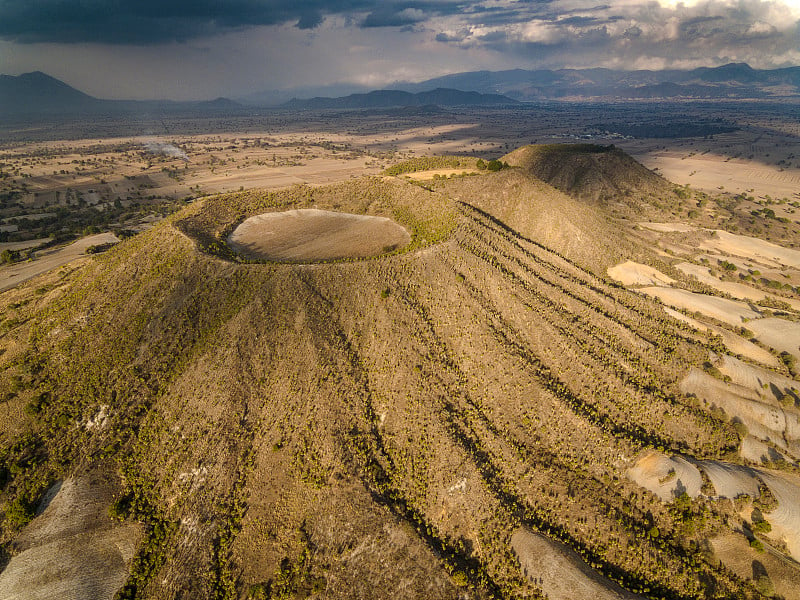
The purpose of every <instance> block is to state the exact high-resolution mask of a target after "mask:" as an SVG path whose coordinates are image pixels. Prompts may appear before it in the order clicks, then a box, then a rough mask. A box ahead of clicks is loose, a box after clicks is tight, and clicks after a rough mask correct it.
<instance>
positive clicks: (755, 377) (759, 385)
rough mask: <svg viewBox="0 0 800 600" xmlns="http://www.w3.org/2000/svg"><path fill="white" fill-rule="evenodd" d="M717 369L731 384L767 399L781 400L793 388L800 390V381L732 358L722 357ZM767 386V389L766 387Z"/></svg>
mask: <svg viewBox="0 0 800 600" xmlns="http://www.w3.org/2000/svg"><path fill="white" fill-rule="evenodd" d="M716 367H717V368H718V369H719V370H720V371H721V372H722V374H723V375H727V376H728V377H730V378H731V383H735V384H737V385H741V386H744V387H747V388H750V389H751V390H753V391H755V392H758V393H760V394H762V395H764V396H766V397H771V398H774V399H775V400H780V399H781V397H782V396H783V395H784V394H786V393H788V392H790V391H791V390H792V389H793V388H800V381H795V380H794V379H790V378H788V377H785V376H783V375H780V374H778V373H775V372H774V371H768V370H767V369H762V368H760V367H756V366H754V365H750V364H747V363H746V362H742V361H741V360H738V359H736V358H734V357H732V356H722V357H720V361H719V362H718V363H717V365H716ZM765 386H766V387H765Z"/></svg>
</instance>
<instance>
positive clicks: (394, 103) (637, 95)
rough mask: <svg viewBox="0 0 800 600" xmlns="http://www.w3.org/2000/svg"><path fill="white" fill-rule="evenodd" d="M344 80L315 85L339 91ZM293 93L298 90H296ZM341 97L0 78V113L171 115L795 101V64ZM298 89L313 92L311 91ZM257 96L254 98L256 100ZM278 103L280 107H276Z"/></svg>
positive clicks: (478, 77) (599, 74)
mask: <svg viewBox="0 0 800 600" xmlns="http://www.w3.org/2000/svg"><path fill="white" fill-rule="evenodd" d="M356 89H357V88H353V87H348V86H346V85H344V84H342V85H336V86H329V87H327V88H317V90H318V91H323V93H324V92H326V91H327V92H334V93H343V91H344V92H346V91H347V90H350V91H356ZM295 91H296V90H295ZM362 91H363V93H360V92H359V93H351V94H350V95H343V96H340V97H312V98H310V99H298V98H292V99H291V100H289V101H288V102H286V100H287V99H288V98H291V97H292V96H291V95H290V94H291V90H284V91H272V92H264V93H263V94H251V95H249V96H247V97H246V98H245V99H242V100H241V102H237V101H234V100H230V99H228V98H217V99H216V100H210V101H204V102H173V101H167V100H147V101H137V100H102V99H99V98H95V97H92V96H89V95H88V94H85V93H83V92H81V91H79V90H76V89H75V88H73V87H70V86H69V85H67V84H66V83H64V82H62V81H59V80H58V79H55V78H53V77H50V76H49V75H46V74H45V73H41V72H34V73H25V74H23V75H19V76H16V77H15V76H10V75H0V117H4V116H25V115H29V116H40V115H65V114H76V113H78V114H99V113H108V114H112V115H113V114H117V113H122V114H124V113H142V112H153V113H169V112H199V113H206V112H215V111H217V112H226V113H235V112H238V111H242V112H247V111H251V110H252V109H253V107H257V106H272V107H276V108H283V109H290V110H302V109H330V108H334V109H336V108H338V109H383V108H389V107H406V108H409V107H424V106H459V105H471V106H491V105H495V106H496V105H508V104H513V103H515V102H519V101H535V100H568V99H681V98H713V99H746V98H750V99H789V98H800V67H787V68H783V69H772V70H761V69H753V68H751V67H750V66H749V65H747V64H744V63H731V64H728V65H724V66H721V67H715V68H707V67H703V68H699V69H693V70H691V71H678V70H664V71H617V70H612V69H559V70H555V71H552V70H535V71H526V70H523V69H514V70H510V71H474V72H469V73H455V74H452V75H445V76H444V77H437V78H435V79H429V80H427V81H423V82H419V83H398V84H396V85H394V86H391V88H390V89H385V90H378V91H369V90H362ZM303 92H304V93H307V94H308V95H309V96H311V95H316V96H319V94H314V93H313V92H314V90H313V89H312V88H305V89H304V90H303ZM259 99H260V100H259ZM281 102H283V104H281Z"/></svg>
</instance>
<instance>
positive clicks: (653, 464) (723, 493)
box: [627, 450, 800, 560]
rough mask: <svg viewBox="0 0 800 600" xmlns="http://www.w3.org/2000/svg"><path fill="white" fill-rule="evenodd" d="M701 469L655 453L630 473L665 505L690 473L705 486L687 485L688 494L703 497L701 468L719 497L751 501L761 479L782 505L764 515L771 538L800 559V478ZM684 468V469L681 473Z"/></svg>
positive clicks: (726, 466)
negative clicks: (741, 497) (668, 476)
mask: <svg viewBox="0 0 800 600" xmlns="http://www.w3.org/2000/svg"><path fill="white" fill-rule="evenodd" d="M696 465H697V466H695V465H694V464H692V463H690V462H688V461H687V460H686V459H684V458H682V457H680V456H677V455H676V456H667V455H665V454H662V453H660V452H656V451H653V450H648V451H646V452H645V453H644V454H643V455H642V456H641V457H640V458H639V459H638V460H637V461H636V464H635V465H634V466H633V467H632V468H631V469H629V470H628V473H627V475H628V477H629V478H630V479H632V480H633V481H635V482H636V483H638V484H639V485H641V486H642V487H644V488H645V489H648V490H650V491H651V492H653V493H655V494H656V495H658V496H659V497H660V498H661V499H662V500H663V501H664V502H670V501H671V500H673V499H674V497H675V495H676V493H675V489H676V487H677V484H676V481H677V480H678V479H679V478H680V477H682V476H683V477H686V476H687V474H688V475H691V476H692V477H696V480H700V481H701V483H700V484H697V486H696V487H695V486H692V487H689V486H687V489H686V492H687V493H688V494H689V496H691V497H696V496H698V495H699V494H700V486H701V485H702V480H701V477H700V472H699V471H698V467H699V468H700V469H702V470H703V472H704V473H705V474H706V475H707V476H708V478H709V479H710V480H711V483H712V485H713V486H714V490H715V495H716V497H725V498H735V497H736V496H738V495H740V494H747V495H749V496H750V497H751V498H757V497H758V496H759V489H758V479H759V478H760V479H761V480H762V481H763V482H764V483H765V484H766V485H767V487H769V489H770V491H771V492H772V495H773V496H774V497H775V499H776V500H777V502H778V506H777V507H776V508H775V509H774V510H772V511H769V512H765V513H764V517H765V518H766V520H767V521H768V522H769V523H770V524H771V525H772V532H771V533H770V534H769V536H768V537H769V538H770V539H773V540H781V541H783V542H784V543H785V544H786V547H787V549H788V551H789V553H790V554H791V556H792V557H793V558H794V559H795V560H797V559H798V558H800V477H798V476H796V475H791V474H788V473H784V472H781V471H775V470H771V469H769V470H768V469H757V468H751V467H744V466H741V465H735V464H732V463H725V462H722V461H698V462H697V463H696ZM670 469H674V470H675V475H674V476H672V477H671V478H670V480H669V481H667V482H666V483H662V482H663V481H664V480H665V478H666V477H667V475H668V474H669V470H670ZM679 469H680V470H679Z"/></svg>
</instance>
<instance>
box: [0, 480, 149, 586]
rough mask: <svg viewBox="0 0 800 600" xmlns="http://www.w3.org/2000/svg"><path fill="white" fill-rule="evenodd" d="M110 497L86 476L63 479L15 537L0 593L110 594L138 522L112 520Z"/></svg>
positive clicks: (121, 577) (125, 565)
mask: <svg viewBox="0 0 800 600" xmlns="http://www.w3.org/2000/svg"><path fill="white" fill-rule="evenodd" d="M53 491H55V490H53ZM110 499H111V494H110V493H109V492H108V491H107V490H104V489H103V486H102V484H100V485H97V484H95V483H94V482H93V481H91V479H90V478H88V477H81V478H77V479H67V480H66V481H64V483H63V484H61V485H60V489H58V493H56V494H55V497H54V498H53V500H52V501H51V502H50V504H49V505H48V506H47V508H46V509H45V510H44V512H42V514H41V515H39V516H37V517H36V518H35V519H34V520H33V521H31V523H30V524H28V525H27V526H26V527H25V529H23V531H22V533H21V534H20V535H19V537H18V538H17V540H15V542H14V544H15V547H16V548H17V550H18V552H19V553H18V554H16V555H15V556H14V557H13V558H12V559H11V561H10V562H9V563H8V566H6V568H5V570H4V571H3V572H2V573H0V598H3V600H86V599H87V598H91V599H93V600H111V599H112V598H113V597H114V594H115V593H116V592H117V590H118V589H119V588H120V587H121V586H122V585H123V584H124V583H125V581H126V579H127V577H128V571H129V568H130V563H131V560H132V559H133V556H134V554H135V552H136V548H137V545H138V543H139V539H140V538H141V527H140V526H139V525H138V524H135V523H119V522H116V521H113V520H112V519H111V518H110V517H109V516H108V503H109V502H110Z"/></svg>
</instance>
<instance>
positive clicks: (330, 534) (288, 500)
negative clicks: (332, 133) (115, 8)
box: [0, 168, 761, 599]
mask: <svg viewBox="0 0 800 600" xmlns="http://www.w3.org/2000/svg"><path fill="white" fill-rule="evenodd" d="M400 172H402V169H401V170H400ZM309 208H314V209H318V210H329V211H340V212H347V213H353V214H360V215H373V216H378V217H388V218H391V219H392V220H394V221H395V222H397V223H398V224H399V225H401V226H403V227H404V228H405V229H406V230H407V231H408V232H410V234H411V241H410V243H409V244H408V245H407V246H405V247H403V248H402V249H397V250H395V251H393V252H390V253H388V254H384V255H381V256H378V257H374V258H371V259H365V260H347V259H340V260H335V261H330V262H316V263H305V264H286V263H284V264H281V263H271V262H248V261H247V260H244V259H242V258H241V257H237V256H236V255H235V254H234V253H233V251H232V250H231V249H230V248H229V247H228V246H227V245H226V243H225V240H226V239H228V236H229V235H230V233H231V232H232V231H233V230H234V229H235V227H236V226H237V225H238V224H239V223H240V222H242V221H243V220H244V219H246V218H248V217H251V216H254V215H258V214H262V213H265V212H276V211H285V210H300V209H309ZM626 253H627V249H626V246H625V243H623V242H622V241H620V236H619V235H618V226H617V225H616V224H615V223H613V222H611V221H610V220H608V218H607V217H606V216H605V215H604V214H603V213H602V212H601V211H600V210H599V209H598V208H597V207H591V206H587V205H586V204H583V203H581V202H579V201H576V200H574V199H572V198H570V197H568V196H566V195H564V194H562V193H561V192H559V191H557V190H556V189H554V188H552V187H551V186H549V185H548V184H546V183H543V182H542V181H540V180H538V179H536V178H534V177H533V176H531V175H530V174H529V173H527V172H526V171H525V170H523V169H521V168H507V169H503V170H501V171H498V172H494V173H488V172H485V173H482V174H479V175H474V176H469V177H460V178H453V179H446V180H445V179H437V180H435V182H433V183H431V184H430V185H427V184H418V183H413V182H409V181H405V180H403V179H402V177H401V176H398V177H390V176H384V177H371V178H364V179H358V180H352V181H350V182H347V183H345V184H340V185H336V186H331V187H321V188H313V189H312V188H308V187H296V188H292V189H289V190H285V191H280V192H274V193H258V192H243V193H238V194H229V195H222V196H216V197H210V198H207V199H205V200H203V201H200V202H197V203H195V204H193V205H191V206H189V207H187V208H186V209H185V210H184V211H182V212H181V213H179V214H177V215H175V216H173V217H172V218H170V219H168V220H166V221H165V222H163V223H161V224H160V225H158V226H157V227H155V228H153V229H152V230H150V231H148V232H145V233H143V234H140V235H137V236H136V237H134V238H131V239H129V240H126V241H124V242H122V243H120V244H119V245H118V246H117V247H115V248H114V249H112V250H110V251H108V252H107V253H104V254H102V255H98V256H96V257H93V258H91V259H86V260H85V262H83V263H81V264H73V265H71V266H70V267H68V268H64V269H62V270H61V271H59V272H53V273H50V274H48V275H47V276H45V277H43V278H40V279H38V280H36V281H33V282H29V283H28V284H26V285H25V286H22V287H20V288H17V289H14V290H10V291H7V292H5V293H4V294H3V296H2V298H3V300H2V306H3V321H2V326H3V332H4V333H3V337H2V347H3V353H2V355H0V361H2V367H3V371H2V373H3V375H2V377H3V379H2V382H3V385H4V386H5V389H6V390H7V392H6V393H5V396H4V399H5V415H6V418H5V419H3V420H2V422H0V433H1V434H2V447H1V450H0V451H1V452H2V454H1V455H0V458H2V464H3V465H4V466H3V470H2V482H3V487H2V495H0V500H2V502H3V504H2V506H3V510H4V521H3V530H2V541H3V544H4V545H3V548H4V549H5V551H6V560H10V561H11V562H10V563H9V565H11V564H13V561H14V560H15V559H16V556H14V555H15V554H17V553H18V552H19V551H20V550H21V548H20V547H19V545H18V540H19V539H27V538H30V535H31V534H29V533H26V532H27V531H28V529H29V528H31V527H33V526H35V525H36V524H37V521H38V520H39V519H41V518H42V517H43V516H44V515H45V513H46V511H45V512H44V513H42V516H36V514H37V512H41V505H42V500H41V499H42V497H43V495H44V494H45V492H46V491H47V490H48V489H51V486H52V485H53V483H54V482H57V481H59V480H64V479H68V480H69V481H71V482H88V483H85V485H86V486H89V489H88V490H83V491H82V492H81V493H82V494H84V495H85V494H91V493H92V491H93V490H94V489H95V487H91V486H92V485H93V484H92V483H91V482H92V481H97V482H102V485H100V484H97V485H96V489H97V490H99V491H97V495H98V496H97V498H98V500H97V501H98V502H105V503H106V505H107V506H108V513H109V514H110V515H111V516H113V517H114V519H116V521H115V522H118V523H119V525H120V527H122V526H128V525H130V524H139V525H138V526H137V527H129V528H128V529H130V530H131V531H134V533H135V535H136V536H138V537H133V538H131V539H134V540H135V541H136V542H137V543H138V546H137V548H138V549H137V551H136V554H135V556H134V557H133V558H132V559H131V560H129V562H128V564H129V569H130V574H129V577H128V578H127V580H126V582H125V584H124V585H122V587H120V588H118V589H117V588H114V587H106V588H103V589H102V590H100V591H97V590H96V591H95V593H96V595H95V597H107V598H113V597H117V598H159V599H163V598H176V599H177V598H304V597H312V598H323V597H324V598H536V597H543V594H545V593H546V592H547V589H546V588H547V585H548V583H547V582H549V581H552V579H553V578H552V577H550V576H549V575H548V578H544V579H542V578H539V577H538V576H537V574H536V568H537V567H536V565H539V564H543V563H542V561H543V560H544V561H545V562H546V558H547V557H546V556H545V557H544V558H543V557H542V556H540V555H538V554H537V555H536V556H532V555H527V554H526V555H525V556H521V555H518V554H517V552H527V551H526V550H521V549H520V548H523V547H524V548H528V547H534V546H533V545H532V542H531V543H528V542H526V543H525V544H521V543H517V545H516V546H515V545H514V543H512V539H514V540H517V541H518V542H519V540H520V539H523V540H528V541H529V540H531V539H534V538H532V537H531V536H534V535H535V536H538V537H536V538H535V539H536V540H540V541H537V542H536V544H535V547H536V548H547V547H548V545H550V546H551V547H552V548H553V550H552V551H553V556H554V557H556V558H557V559H558V561H559V562H558V564H560V565H570V564H579V565H580V568H578V567H576V568H575V569H574V572H573V571H569V570H565V571H564V572H563V574H562V576H561V580H560V581H559V582H558V583H559V585H560V586H561V588H562V589H563V587H564V585H565V583H564V582H565V581H566V588H567V589H569V586H570V583H569V582H570V581H571V579H570V578H575V589H579V588H580V589H583V588H581V586H588V585H589V584H588V583H587V582H588V581H591V582H592V583H591V586H594V587H591V586H590V587H586V589H593V590H594V591H593V592H592V594H593V595H596V594H597V587H596V586H597V585H600V584H598V583H597V581H600V582H603V581H607V582H608V587H607V590H606V593H603V594H600V595H601V596H603V597H605V596H608V597H623V596H617V595H616V594H617V592H616V590H620V593H623V592H624V597H634V596H635V597H652V598H671V599H673V598H674V599H683V598H757V597H761V596H760V593H759V591H758V590H757V589H756V587H755V586H754V585H753V583H752V582H750V581H748V580H745V579H743V578H741V577H740V576H739V575H736V574H735V573H734V572H732V571H730V570H728V569H727V568H726V567H725V566H724V565H722V564H720V563H719V562H718V561H717V560H716V559H713V558H712V557H709V555H708V554H707V551H705V550H704V548H707V544H705V540H706V539H707V538H709V537H710V536H711V535H714V534H717V533H719V531H721V530H727V527H726V523H727V519H728V513H726V512H725V507H724V506H723V505H721V504H719V503H714V502H710V501H709V500H708V499H707V498H705V497H704V496H698V497H696V498H694V499H692V498H688V497H683V498H682V499H681V504H680V505H678V504H676V503H665V502H662V501H661V500H660V499H659V498H658V497H657V496H656V495H655V494H653V493H652V492H650V491H648V490H646V489H645V488H643V487H640V486H639V485H638V484H636V483H635V482H633V481H632V480H630V479H629V478H628V477H626V475H625V473H626V472H627V470H628V469H629V468H630V467H631V466H632V465H633V464H634V461H635V460H636V458H637V457H638V456H640V455H642V454H643V452H652V451H662V452H673V453H681V454H683V455H685V456H688V457H690V458H697V459H699V458H706V459H720V458H723V457H725V456H733V455H734V454H735V449H736V447H737V444H738V443H739V438H738V436H737V433H736V431H735V430H734V428H733V427H732V426H731V425H730V424H729V423H726V422H723V421H720V420H718V419H717V418H716V417H713V416H711V415H710V414H709V413H707V412H705V411H704V410H702V409H701V408H700V407H699V404H698V403H697V401H696V400H694V399H690V398H687V397H685V396H683V395H682V394H681V392H680V380H681V377H682V375H683V374H685V373H686V372H687V371H688V370H689V369H690V368H691V367H692V366H697V365H701V364H702V363H703V361H705V360H706V359H707V357H708V354H709V351H710V350H715V351H719V342H718V341H717V340H716V339H714V338H709V337H708V336H706V335H705V334H700V333H696V332H695V330H694V329H691V328H690V327H689V326H688V325H685V324H682V323H681V322H679V321H677V320H674V319H672V318H670V317H669V316H668V315H667V314H666V313H665V312H664V311H663V309H662V307H661V306H660V305H658V304H656V303H654V302H653V301H652V300H650V299H648V298H646V297H644V296H642V295H640V294H637V293H635V292H632V291H628V290H626V289H625V288H623V287H622V286H620V285H617V284H613V283H610V282H609V281H608V280H606V279H605V278H604V277H602V276H599V275H597V274H596V273H602V272H603V271H602V270H601V269H602V268H605V267H606V266H608V265H611V264H615V263H616V262H619V261H620V260H622V259H624V258H625V256H627V254H626ZM76 485H77V484H76ZM108 490H111V491H110V492H109V491H108ZM104 494H105V495H104ZM45 503H46V499H45ZM37 506H38V508H39V510H38V511H37V510H36V509H37ZM62 518H64V519H68V518H69V515H68V514H65V515H63V516H62ZM31 519H32V522H31V523H29V524H27V523H28V522H29V521H31ZM727 531H729V530H727ZM120 535H121V534H120ZM515 535H516V537H514V536H515ZM26 536H27V538H26ZM63 543H64V542H63V540H62V545H63ZM537 552H539V551H538V550H537ZM754 552H755V551H754ZM565 553H567V554H565ZM567 555H568V556H567ZM565 556H566V558H565ZM12 557H13V558H12ZM521 562H522V563H523V564H521ZM523 565H524V566H523ZM102 568H103V567H102V565H98V564H94V565H92V569H95V570H97V569H100V570H102ZM543 568H545V567H543ZM548 569H549V570H548V573H551V572H552V567H550V568H548ZM586 571H589V572H591V573H593V574H594V575H592V577H588V576H587V575H586ZM12 576H13V573H11V569H10V566H9V567H7V568H6V571H4V572H3V573H2V574H0V577H12ZM53 577H54V578H56V577H57V575H56V574H54V575H53ZM13 583H14V582H11V583H6V585H7V589H12V588H13V587H14V586H13V585H12V584H13ZM79 583H80V582H76V584H75V586H73V587H74V589H76V590H78V589H80V588H79V586H78V584H79ZM0 584H2V580H0ZM620 586H621V588H624V590H621V589H620ZM54 589H55V588H54ZM58 589H59V590H60V593H63V589H64V585H63V581H62V582H59V587H58ZM37 593H38V594H39V596H38V597H48V596H47V594H48V593H50V592H49V591H48V589H42V590H37ZM62 597H68V596H62ZM73 597H80V594H79V593H78V592H75V593H74V594H73Z"/></svg>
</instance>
